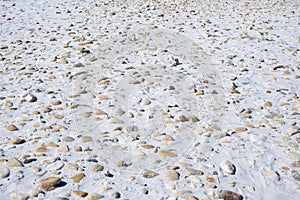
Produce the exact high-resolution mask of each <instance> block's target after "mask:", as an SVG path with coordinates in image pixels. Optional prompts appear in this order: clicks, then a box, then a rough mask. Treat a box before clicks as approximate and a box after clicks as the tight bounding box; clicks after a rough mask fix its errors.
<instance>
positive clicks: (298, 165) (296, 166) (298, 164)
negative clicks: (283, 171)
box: [292, 161, 300, 168]
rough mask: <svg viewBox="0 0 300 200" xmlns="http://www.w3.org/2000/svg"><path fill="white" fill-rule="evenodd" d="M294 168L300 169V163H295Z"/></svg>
mask: <svg viewBox="0 0 300 200" xmlns="http://www.w3.org/2000/svg"><path fill="white" fill-rule="evenodd" d="M292 167H295V168H300V161H296V162H293V163H292Z"/></svg>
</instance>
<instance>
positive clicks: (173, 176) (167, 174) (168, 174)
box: [163, 170, 179, 181]
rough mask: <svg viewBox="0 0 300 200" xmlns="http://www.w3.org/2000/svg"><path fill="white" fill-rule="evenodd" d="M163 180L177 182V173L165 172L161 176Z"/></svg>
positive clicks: (172, 171)
mask: <svg viewBox="0 0 300 200" xmlns="http://www.w3.org/2000/svg"><path fill="white" fill-rule="evenodd" d="M163 179H164V180H167V181H177V180H179V173H178V172H176V171H175V170H167V172H165V173H164V174H163Z"/></svg>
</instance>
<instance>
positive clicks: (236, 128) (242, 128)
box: [232, 127, 248, 133]
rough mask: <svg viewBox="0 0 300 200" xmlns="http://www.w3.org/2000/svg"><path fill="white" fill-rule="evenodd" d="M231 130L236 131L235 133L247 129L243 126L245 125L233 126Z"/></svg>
mask: <svg viewBox="0 0 300 200" xmlns="http://www.w3.org/2000/svg"><path fill="white" fill-rule="evenodd" d="M232 130H233V131H235V132H237V133H242V132H246V131H247V130H248V129H247V128H245V127H235V128H233V129H232Z"/></svg>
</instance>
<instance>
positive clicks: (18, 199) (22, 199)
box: [10, 193, 29, 200]
mask: <svg viewBox="0 0 300 200" xmlns="http://www.w3.org/2000/svg"><path fill="white" fill-rule="evenodd" d="M27 199H29V195H28V194H25V193H12V194H11V195H10V200H27Z"/></svg>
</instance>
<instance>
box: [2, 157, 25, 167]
mask: <svg viewBox="0 0 300 200" xmlns="http://www.w3.org/2000/svg"><path fill="white" fill-rule="evenodd" d="M6 165H7V166H8V167H23V166H24V165H23V164H22V162H21V161H19V160H18V159H17V158H10V159H8V161H7V163H6Z"/></svg>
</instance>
